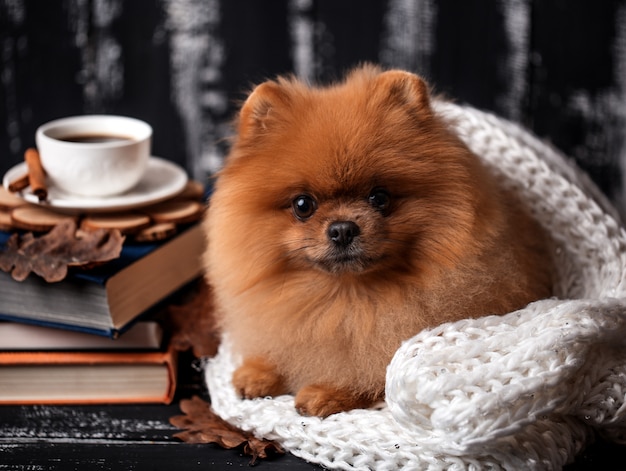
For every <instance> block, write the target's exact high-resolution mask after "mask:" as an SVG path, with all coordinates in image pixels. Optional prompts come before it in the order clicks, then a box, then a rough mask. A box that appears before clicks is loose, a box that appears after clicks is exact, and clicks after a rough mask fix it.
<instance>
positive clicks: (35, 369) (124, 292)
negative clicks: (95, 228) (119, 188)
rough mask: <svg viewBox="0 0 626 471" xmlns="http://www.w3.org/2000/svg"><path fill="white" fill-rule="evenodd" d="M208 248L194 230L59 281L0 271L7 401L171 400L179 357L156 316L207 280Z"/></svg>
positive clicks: (1, 380)
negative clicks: (195, 284)
mask: <svg viewBox="0 0 626 471" xmlns="http://www.w3.org/2000/svg"><path fill="white" fill-rule="evenodd" d="M9 235H10V234H9V233H6V232H0V247H1V246H2V245H3V244H4V243H5V242H6V240H8V238H9ZM203 248H204V237H203V234H202V231H201V228H200V225H199V224H198V223H195V224H192V225H190V226H189V227H187V228H186V229H185V230H184V231H182V232H181V233H179V234H178V235H176V236H174V237H173V238H171V239H169V240H166V241H164V242H158V243H150V244H146V243H135V244H133V243H129V244H125V245H124V247H123V249H122V254H121V256H120V257H119V258H118V259H115V260H113V261H111V262H107V263H106V264H103V265H101V266H97V267H94V268H92V269H89V270H85V271H75V272H72V274H71V275H69V276H68V277H66V278H65V279H64V280H62V281H60V282H57V283H48V282H46V281H44V280H43V279H41V278H39V277H37V276H35V275H33V274H31V275H30V276H29V277H28V278H27V279H26V280H24V281H22V282H18V281H15V280H14V279H13V278H12V277H11V275H10V274H8V273H5V272H1V271H0V404H72V403H74V404H77V403H83V404H85V403H124V402H165V403H168V402H170V401H171V400H172V398H173V395H174V391H175V386H176V364H177V361H176V352H175V351H173V349H172V348H170V346H169V343H168V338H167V335H164V333H163V330H162V328H161V326H160V325H159V323H158V322H156V321H154V320H150V319H151V313H152V312H154V311H155V310H157V308H158V306H159V305H160V304H162V303H163V302H165V300H166V299H167V298H168V297H169V296H170V295H172V294H173V293H174V292H176V291H178V290H179V289H181V288H183V287H184V286H185V285H187V284H189V283H190V282H191V281H193V280H195V279H197V278H198V277H199V276H200V275H201V272H202V265H201V259H200V257H201V254H202V252H203Z"/></svg>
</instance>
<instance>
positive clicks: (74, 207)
mask: <svg viewBox="0 0 626 471" xmlns="http://www.w3.org/2000/svg"><path fill="white" fill-rule="evenodd" d="M26 171H27V168H26V163H21V164H17V165H16V166H15V167H12V168H11V169H10V170H9V171H8V172H7V173H6V174H5V175H4V178H3V180H2V184H3V186H4V187H5V188H8V186H9V182H12V181H13V180H15V179H17V178H19V177H20V176H22V175H24V174H25V173H26ZM186 184H187V173H186V172H185V170H184V169H183V168H181V167H180V166H178V165H176V164H174V163H173V162H170V161H168V160H164V159H161V158H159V157H151V158H150V160H149V161H148V168H147V170H146V173H145V175H144V176H143V177H142V179H141V180H140V181H139V183H137V185H136V186H135V187H134V188H132V189H130V190H128V191H127V192H126V193H122V194H120V195H115V196H109V197H106V198H88V197H82V196H77V195H70V194H68V193H64V192H63V191H61V190H60V189H58V188H55V187H54V186H50V187H48V199H47V201H42V202H40V201H39V199H38V198H37V196H35V195H34V194H33V193H31V191H30V187H28V188H26V189H25V190H23V191H22V192H20V193H16V195H17V196H19V197H21V198H23V199H24V200H26V201H28V202H29V203H35V204H39V205H41V206H47V207H50V208H53V209H57V210H62V211H72V212H76V211H90V212H104V211H119V210H123V209H132V208H138V207H141V206H146V205H149V204H152V203H158V202H159V201H163V200H166V199H168V198H171V197H172V196H175V195H177V194H178V193H180V192H181V191H182V190H183V189H184V188H185V185H186Z"/></svg>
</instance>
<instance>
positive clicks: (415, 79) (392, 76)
mask: <svg viewBox="0 0 626 471" xmlns="http://www.w3.org/2000/svg"><path fill="white" fill-rule="evenodd" d="M375 84H376V90H377V91H379V92H380V93H382V94H384V95H385V98H386V99H389V100H390V101H391V102H392V103H396V104H398V105H404V106H410V107H413V108H416V109H417V110H419V111H421V112H429V111H430V110H431V107H430V92H429V90H428V86H427V85H426V82H424V80H422V78H421V77H419V76H417V75H415V74H412V73H410V72H405V71H402V70H389V71H386V72H382V73H381V74H380V75H378V77H376V81H375Z"/></svg>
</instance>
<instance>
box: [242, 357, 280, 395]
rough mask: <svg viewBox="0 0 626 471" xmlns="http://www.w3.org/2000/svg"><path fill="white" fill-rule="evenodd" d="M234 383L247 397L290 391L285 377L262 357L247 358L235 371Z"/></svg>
mask: <svg viewBox="0 0 626 471" xmlns="http://www.w3.org/2000/svg"><path fill="white" fill-rule="evenodd" d="M233 385H234V386H235V390H236V391H237V392H238V393H239V395H240V396H241V397H243V398H246V399H252V398H255V397H265V396H279V395H281V394H286V393H287V392H288V391H287V388H286V386H285V382H284V379H283V377H282V376H281V375H280V374H278V372H277V371H276V368H275V367H274V366H273V365H272V364H271V363H269V362H267V361H265V360H264V359H262V358H246V359H245V360H244V362H243V364H242V365H241V366H240V367H239V368H237V369H236V370H235V372H234V373H233Z"/></svg>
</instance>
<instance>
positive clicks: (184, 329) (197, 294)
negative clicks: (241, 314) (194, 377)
mask: <svg viewBox="0 0 626 471" xmlns="http://www.w3.org/2000/svg"><path fill="white" fill-rule="evenodd" d="M213 310H214V309H213V291H212V289H211V287H210V286H209V285H208V284H207V283H206V282H205V281H204V280H203V279H201V280H200V281H199V286H198V288H197V290H195V291H194V293H193V297H191V298H190V299H189V300H188V301H187V302H185V303H184V304H181V305H170V306H168V313H169V316H168V318H169V322H170V329H169V330H170V331H171V332H172V337H171V344H172V345H173V346H174V348H175V349H176V350H178V351H181V352H184V351H186V350H189V349H190V348H191V349H192V351H193V354H194V356H196V357H197V358H202V357H212V356H214V355H215V354H216V353H217V348H218V346H219V344H220V334H219V330H218V328H217V325H216V322H215V318H214V316H213Z"/></svg>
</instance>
